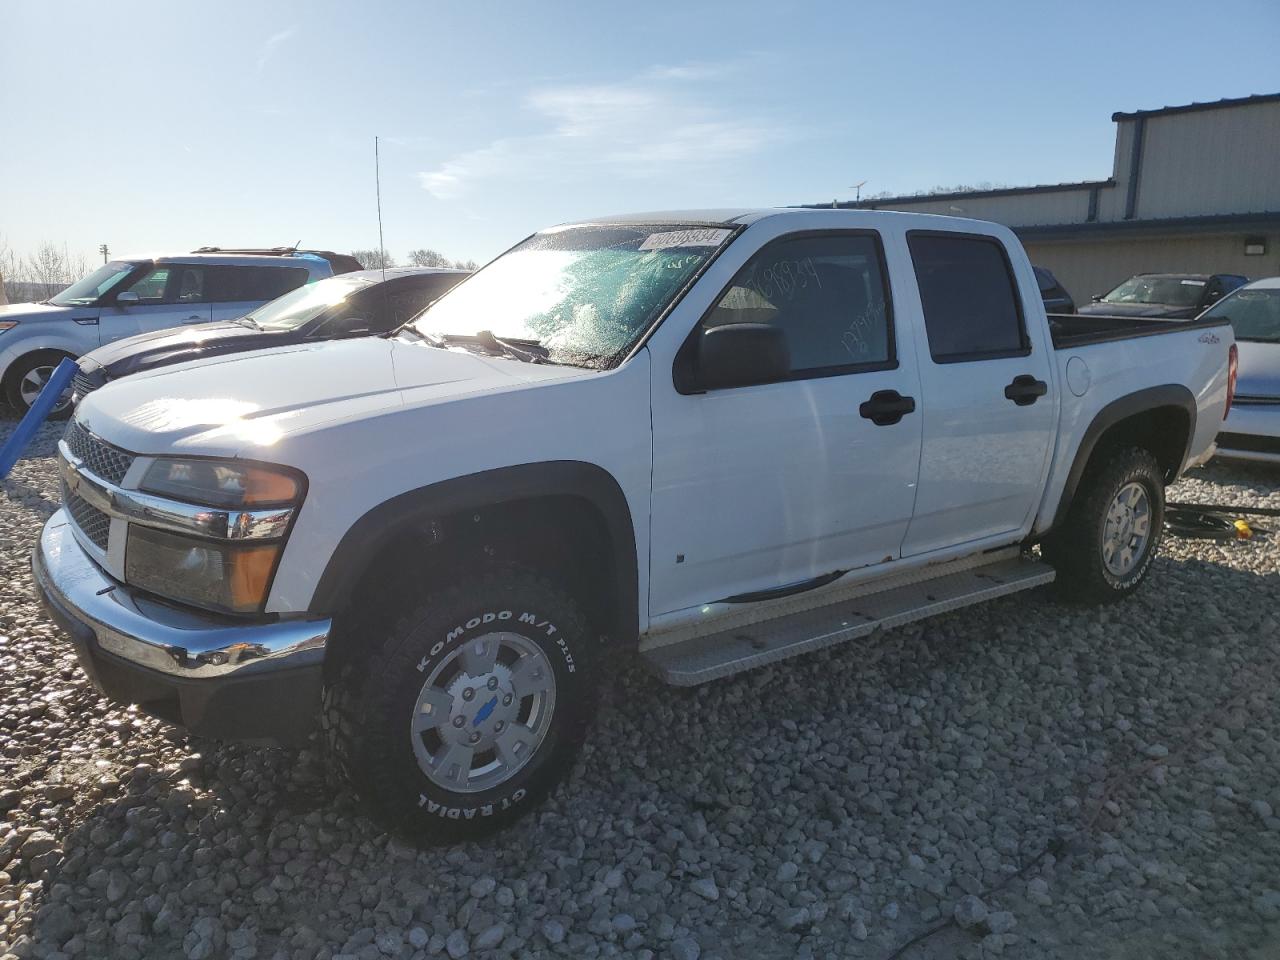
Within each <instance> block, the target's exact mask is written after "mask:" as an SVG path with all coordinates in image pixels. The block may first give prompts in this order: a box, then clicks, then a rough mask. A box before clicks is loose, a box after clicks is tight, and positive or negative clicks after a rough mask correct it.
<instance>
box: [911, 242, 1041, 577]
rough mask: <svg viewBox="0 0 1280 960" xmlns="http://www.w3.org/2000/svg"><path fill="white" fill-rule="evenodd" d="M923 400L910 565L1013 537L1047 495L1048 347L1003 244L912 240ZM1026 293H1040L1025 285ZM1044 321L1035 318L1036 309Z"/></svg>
mask: <svg viewBox="0 0 1280 960" xmlns="http://www.w3.org/2000/svg"><path fill="white" fill-rule="evenodd" d="M907 245H908V247H909V249H910V251H911V259H912V263H913V266H914V268H915V277H916V285H917V288H918V290H919V303H918V306H917V305H912V306H913V307H914V308H918V309H920V310H922V312H923V323H917V324H914V325H913V326H914V327H915V329H916V330H917V336H919V337H921V338H922V339H923V340H924V342H923V343H921V344H920V345H919V349H918V350H917V355H918V356H919V357H920V385H921V387H920V388H921V391H922V392H923V394H924V417H923V420H924V440H923V448H922V451H921V456H920V487H919V491H918V493H917V496H916V508H915V514H914V516H913V517H912V519H911V526H910V528H909V530H908V531H907V537H906V540H905V541H904V542H903V545H902V554H903V556H906V557H909V556H914V555H916V554H921V553H928V552H929V551H931V550H935V549H939V548H943V547H952V546H957V545H960V544H964V543H968V542H969V541H973V540H981V539H984V538H987V537H995V536H999V535H1002V534H1011V533H1016V532H1017V531H1019V530H1022V529H1024V528H1025V527H1027V526H1028V525H1029V524H1030V522H1031V520H1032V519H1033V513H1034V511H1035V509H1036V507H1037V505H1038V504H1039V502H1040V497H1041V494H1042V493H1043V491H1044V481H1045V474H1046V471H1047V470H1048V460H1049V456H1050V454H1051V452H1052V444H1053V438H1054V436H1055V433H1056V428H1057V416H1058V414H1057V406H1056V404H1055V402H1054V400H1055V398H1054V395H1053V393H1052V392H1051V391H1050V389H1049V384H1050V382H1051V376H1050V364H1051V356H1050V351H1051V349H1052V348H1051V346H1050V344H1049V343H1048V342H1047V331H1046V330H1045V329H1044V324H1043V323H1038V324H1036V325H1035V326H1034V327H1032V328H1031V329H1030V331H1029V330H1028V326H1027V323H1026V317H1027V316H1028V315H1030V316H1038V315H1039V310H1036V309H1035V308H1036V304H1024V303H1023V301H1022V298H1021V297H1020V295H1019V288H1018V285H1017V283H1016V281H1015V278H1014V273H1013V269H1012V266H1011V263H1010V260H1009V256H1008V254H1007V252H1006V251H1005V248H1004V246H1003V245H1002V244H1001V243H1000V241H999V240H998V239H996V238H994V237H988V236H980V235H974V234H962V233H954V232H940V231H939V232H935V231H918V230H912V231H908V233H907ZM1025 289H1028V290H1034V289H1036V288H1035V287H1034V286H1031V285H1028V286H1027V287H1026V288H1025ZM1033 310H1034V311H1035V312H1034V313H1033V312H1032V311H1033Z"/></svg>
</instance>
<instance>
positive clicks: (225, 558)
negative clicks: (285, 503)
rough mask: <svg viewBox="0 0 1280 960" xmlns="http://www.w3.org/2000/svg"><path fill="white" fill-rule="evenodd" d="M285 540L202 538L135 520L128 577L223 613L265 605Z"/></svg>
mask: <svg viewBox="0 0 1280 960" xmlns="http://www.w3.org/2000/svg"><path fill="white" fill-rule="evenodd" d="M283 546H284V543H283V541H276V542H275V543H264V544H252V545H245V544H238V543H233V542H229V541H213V540H201V539H198V538H196V537H186V536H182V535H181V534H176V533H168V532H166V531H164V530H153V529H152V528H150V527H143V526H139V525H138V524H133V525H131V526H130V527H129V543H128V546H127V547H126V548H125V562H124V578H125V581H126V582H128V583H129V584H131V585H133V586H136V587H140V588H141V589H143V590H147V591H150V592H151V593H155V594H159V595H160V596H162V597H169V598H170V599H172V600H178V601H181V602H183V603H190V604H194V605H195V606H198V607H204V608H206V609H208V610H219V611H222V612H224V613H254V612H256V611H258V610H261V609H262V605H263V603H265V602H266V599H267V588H268V587H270V586H271V575H272V573H274V572H275V569H276V561H277V560H278V559H279V558H280V550H281V549H282V547H283Z"/></svg>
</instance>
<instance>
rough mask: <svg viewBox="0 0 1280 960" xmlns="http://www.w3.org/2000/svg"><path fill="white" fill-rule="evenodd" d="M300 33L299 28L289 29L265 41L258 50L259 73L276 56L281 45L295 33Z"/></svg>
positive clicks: (277, 32) (274, 34) (280, 31)
mask: <svg viewBox="0 0 1280 960" xmlns="http://www.w3.org/2000/svg"><path fill="white" fill-rule="evenodd" d="M297 32H298V28H297V27H287V28H286V29H284V30H278V31H276V32H275V33H273V34H272V35H271V36H269V37H267V39H266V40H264V41H263V43H262V46H261V47H259V48H258V67H257V69H258V73H261V72H262V69H263V68H264V67H265V66H266V65H267V62H268V61H269V60H270V59H271V58H272V57H273V56H274V55H275V52H276V49H277V48H278V47H279V46H280V44H282V43H284V42H285V41H286V40H288V39H289V38H290V37H292V36H293V35H294V34H295V33H297Z"/></svg>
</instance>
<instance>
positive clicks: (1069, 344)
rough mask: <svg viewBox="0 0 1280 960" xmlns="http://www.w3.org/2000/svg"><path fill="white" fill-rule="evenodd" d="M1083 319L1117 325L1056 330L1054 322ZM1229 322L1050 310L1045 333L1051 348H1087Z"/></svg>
mask: <svg viewBox="0 0 1280 960" xmlns="http://www.w3.org/2000/svg"><path fill="white" fill-rule="evenodd" d="M1087 320H1099V321H1107V320H1110V321H1114V322H1115V323H1117V324H1120V326H1115V327H1108V328H1105V329H1100V330H1092V331H1087V332H1083V333H1065V334H1062V333H1057V332H1056V331H1055V329H1054V322H1055V321H1057V322H1058V323H1059V324H1061V323H1062V322H1063V321H1066V322H1067V323H1073V322H1074V323H1079V322H1082V321H1087ZM1230 325H1231V324H1230V321H1229V320H1226V319H1225V318H1220V317H1202V318H1200V319H1198V320H1162V319H1160V318H1159V317H1155V318H1150V319H1148V318H1146V317H1109V316H1104V315H1102V314H1096V313H1085V314H1078V313H1051V314H1049V335H1050V338H1051V339H1052V340H1053V348H1054V349H1055V350H1070V349H1073V348H1075V347H1087V346H1089V345H1090V344H1094V343H1111V342H1112V341H1115V340H1137V339H1138V338H1140V337H1158V336H1160V335H1161V334H1165V333H1182V332H1183V331H1186V330H1210V329H1213V328H1215V327H1226V326H1230Z"/></svg>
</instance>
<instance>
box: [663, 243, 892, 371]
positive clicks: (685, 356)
mask: <svg viewBox="0 0 1280 960" xmlns="http://www.w3.org/2000/svg"><path fill="white" fill-rule="evenodd" d="M811 237H821V238H830V237H869V238H870V239H871V242H872V244H873V245H874V248H875V255H876V262H877V265H878V266H879V268H880V285H881V287H882V288H883V290H884V318H885V326H886V328H887V330H886V347H887V348H888V351H889V356H888V358H887V359H885V360H876V361H873V362H871V363H846V364H840V365H837V366H831V367H812V368H810V369H808V370H799V371H792V372H791V374H790V375H789V376H786V377H782V378H781V379H778V380H772V381H770V382H769V383H757V384H751V385H750V386H742V387H717V388H716V389H715V392H716V393H719V392H721V391H723V390H749V389H752V388H754V387H766V386H770V385H772V384H774V383H796V382H798V381H802V380H824V379H826V378H827V377H843V376H847V375H850V374H858V373H876V372H878V371H881V370H896V369H898V338H897V328H896V325H895V322H894V321H895V315H894V309H893V288H892V287H891V286H890V283H889V261H888V259H887V258H886V257H885V254H884V237H883V236H882V235H881V233H880V231H879V230H875V229H870V228H867V227H847V228H840V229H826V230H824V229H821V228H818V229H807V230H793V231H791V232H790V233H783V234H779V235H778V236H776V237H774V238H773V239H771V240H767V241H765V243H764V244H763V245H762V246H760V247H758V248H757V249H756V250H755V251H754V252H753V253H751V254H750V255H749V256H748V257H747V259H746V260H744V261H743V263H742V266H741V267H739V268H738V269H737V270H735V271H734V272H733V276H731V277H730V278H729V280H728V282H727V283H725V285H724V286H723V287H721V288H720V291H719V292H718V293H717V294H716V295H715V297H714V298H713V299H712V301H711V306H709V307H708V308H707V309H706V310H704V311H703V312H702V315H701V316H700V317H698V322H697V323H695V324H694V325H693V329H692V330H690V331H689V335H688V336H687V337H685V341H684V343H682V344H681V345H680V349H679V350H677V351H676V358H675V362H674V363H673V364H672V369H671V381H672V383H673V384H674V385H675V388H676V392H677V393H681V394H684V395H685V396H693V395H697V394H703V393H707V392H708V391H707V390H706V388H704V387H702V386H700V385H698V383H697V382H696V380H697V378H696V377H695V375H694V356H695V352H696V350H697V344H698V335H699V334H700V333H701V332H702V329H703V327H702V325H703V324H704V323H705V322H706V320H707V318H708V317H709V316H711V314H712V313H714V312H715V310H716V307H717V306H718V305H719V303H720V301H721V300H722V299H724V296H725V294H727V293H728V292H729V290H730V288H731V287H732V286H733V282H734V281H735V280H736V279H737V278H738V275H739V274H740V273H741V272H742V271H743V270H744V269H745V268H746V267H747V265H748V264H750V263H751V261H753V260H755V259H756V257H758V256H760V255H761V254H762V253H764V252H765V251H766V250H768V249H769V248H770V247H772V246H774V245H775V244H778V243H782V242H785V241H789V240H807V239H809V238H811Z"/></svg>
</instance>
